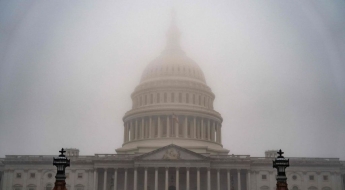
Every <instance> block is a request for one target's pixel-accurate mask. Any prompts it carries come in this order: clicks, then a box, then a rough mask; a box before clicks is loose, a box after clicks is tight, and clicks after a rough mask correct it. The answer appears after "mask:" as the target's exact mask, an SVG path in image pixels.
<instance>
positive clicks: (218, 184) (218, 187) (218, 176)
mask: <svg viewBox="0 0 345 190" xmlns="http://www.w3.org/2000/svg"><path fill="white" fill-rule="evenodd" d="M217 189H218V190H220V172H219V169H217Z"/></svg>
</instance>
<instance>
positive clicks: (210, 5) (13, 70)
mask: <svg viewBox="0 0 345 190" xmlns="http://www.w3.org/2000/svg"><path fill="white" fill-rule="evenodd" d="M172 7H174V8H175V10H176V13H177V25H178V27H179V28H180V31H181V34H182V36H181V43H182V47H183V49H184V50H185V52H186V53H187V55H188V56H189V57H190V58H192V59H193V60H195V61H196V62H197V63H198V64H199V65H200V67H201V68H202V70H203V71H204V74H205V77H206V81H207V84H208V85H209V86H210V87H211V89H212V91H213V92H214V93H215V95H216V100H215V109H216V110H217V111H218V112H220V113H221V114H222V116H223V119H224V121H223V145H224V147H225V148H227V149H229V150H230V154H249V155H251V156H264V151H265V150H269V149H278V148H282V149H283V150H284V151H285V153H286V156H298V157H340V158H341V159H343V160H345V148H344V147H345V11H344V10H345V1H342V0H334V1H332V0H329V1H324V0H319V1H318V0H303V1H301V0H282V1H277V0H263V1H257V0H252V1H246V0H238V1H229V0H224V1H201V0H196V1H186V0H183V1H182V0H181V1H156V0H152V1H143V0H140V1H120V0H112V1H94V0H92V1H91V0H90V1H87V0H73V1H67V0H58V1H57V0H56V1H53V0H48V1H47V0H44V1H34V0H22V1H17V0H10V1H9V0H7V1H0V157H4V156H5V155H9V154H55V155H56V154H57V153H58V152H57V151H58V150H59V149H60V148H61V147H71V148H79V149H80V151H81V154H83V155H85V154H87V155H90V154H94V153H115V149H116V148H119V147H121V145H122V141H123V122H122V117H123V116H124V113H125V112H126V111H128V110H129V109H130V108H131V99H130V95H131V93H132V92H133V91H134V88H135V87H136V85H138V84H139V80H140V77H141V74H142V72H143V70H144V68H145V66H146V65H147V64H148V63H149V62H150V61H151V60H153V59H154V58H155V57H157V56H158V55H159V54H160V52H161V51H162V50H163V48H164V45H165V35H166V31H167V29H168V27H169V24H170V12H171V9H172Z"/></svg>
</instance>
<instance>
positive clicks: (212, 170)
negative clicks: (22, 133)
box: [0, 21, 345, 190]
mask: <svg viewBox="0 0 345 190" xmlns="http://www.w3.org/2000/svg"><path fill="white" fill-rule="evenodd" d="M179 39H180V33H179V31H178V29H177V27H176V25H175V22H174V21H172V24H171V26H170V29H169V30H168V32H167V43H166V47H165V49H164V50H163V51H162V53H161V54H160V55H159V57H158V58H156V59H155V60H153V61H152V62H151V63H150V64H149V65H148V66H147V67H146V69H145V70H144V72H143V74H142V77H141V81H140V83H139V85H138V86H137V87H136V88H135V90H134V92H133V93H132V95H131V98H132V102H133V106H132V109H131V110H130V111H128V112H127V113H126V114H125V116H124V117H123V131H124V132H123V144H122V147H121V148H118V149H116V152H117V154H95V155H92V156H82V155H79V150H78V149H67V156H68V157H69V158H70V159H71V167H69V168H67V179H66V182H67V188H68V190H274V189H275V184H276V180H275V175H276V171H275V170H274V169H273V168H272V160H273V159H274V157H275V156H276V151H274V150H271V151H266V152H265V157H251V156H249V155H234V154H229V150H228V149H226V148H224V147H223V145H222V137H223V134H222V127H223V126H222V120H223V119H222V116H221V115H220V114H219V113H218V112H217V111H216V110H214V109H213V101H214V99H215V95H214V94H213V93H212V90H211V88H210V87H209V86H207V84H206V80H205V76H204V73H203V71H202V70H201V68H200V67H199V66H198V65H197V64H196V63H195V62H194V61H193V60H191V59H190V58H188V57H187V56H186V54H185V52H184V51H183V50H182V49H181V47H180V44H179ZM52 161H53V155H52V156H43V155H36V156H34V155H6V156H5V158H0V176H1V179H0V190H51V189H52V188H53V186H54V184H53V183H54V182H55V178H54V176H55V173H56V169H55V167H54V166H53V165H52ZM344 176H345V161H340V160H339V158H290V167H289V168H288V169H287V177H288V185H289V189H292V190H345V189H344V186H345V184H344V180H345V177H344Z"/></svg>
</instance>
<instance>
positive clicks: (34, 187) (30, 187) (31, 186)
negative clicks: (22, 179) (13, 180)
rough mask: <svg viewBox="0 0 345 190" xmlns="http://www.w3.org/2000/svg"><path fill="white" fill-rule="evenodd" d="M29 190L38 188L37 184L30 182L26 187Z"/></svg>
mask: <svg viewBox="0 0 345 190" xmlns="http://www.w3.org/2000/svg"><path fill="white" fill-rule="evenodd" d="M26 189H27V190H36V185H33V184H30V185H28V186H27V188H26Z"/></svg>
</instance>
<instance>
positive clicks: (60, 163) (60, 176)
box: [53, 148, 70, 190]
mask: <svg viewBox="0 0 345 190" xmlns="http://www.w3.org/2000/svg"><path fill="white" fill-rule="evenodd" d="M59 152H60V153H61V154H60V155H59V157H56V158H55V157H54V160H53V165H54V166H56V168H57V173H56V176H55V186H54V189H53V190H67V189H66V182H65V179H66V174H65V169H66V167H69V166H70V160H69V159H67V157H66V156H65V155H64V153H65V152H66V151H65V150H64V149H63V148H62V149H61V150H60V151H59Z"/></svg>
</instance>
